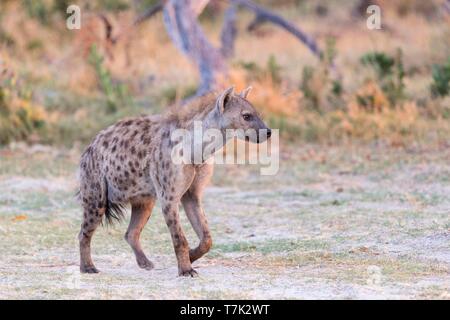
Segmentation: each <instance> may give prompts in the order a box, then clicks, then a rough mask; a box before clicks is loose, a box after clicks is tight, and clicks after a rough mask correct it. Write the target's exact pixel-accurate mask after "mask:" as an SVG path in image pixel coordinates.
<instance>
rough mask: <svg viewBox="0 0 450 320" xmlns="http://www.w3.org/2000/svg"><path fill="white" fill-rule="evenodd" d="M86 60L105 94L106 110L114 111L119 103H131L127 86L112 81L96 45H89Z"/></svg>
mask: <svg viewBox="0 0 450 320" xmlns="http://www.w3.org/2000/svg"><path fill="white" fill-rule="evenodd" d="M88 61H89V63H90V64H91V66H92V67H93V68H94V70H95V74H96V75H97V79H98V82H99V85H100V88H101V90H102V91H103V93H104V94H105V96H106V107H107V111H108V112H116V111H117V110H118V107H119V105H124V104H132V99H131V96H130V95H129V93H128V89H127V87H126V86H125V85H124V84H123V83H115V82H114V81H113V79H112V77H111V74H110V72H109V71H108V69H107V68H106V67H105V66H104V64H103V61H104V58H103V56H102V55H101V54H100V53H99V52H98V50H97V47H96V45H93V46H92V47H91V51H90V53H89V58H88Z"/></svg>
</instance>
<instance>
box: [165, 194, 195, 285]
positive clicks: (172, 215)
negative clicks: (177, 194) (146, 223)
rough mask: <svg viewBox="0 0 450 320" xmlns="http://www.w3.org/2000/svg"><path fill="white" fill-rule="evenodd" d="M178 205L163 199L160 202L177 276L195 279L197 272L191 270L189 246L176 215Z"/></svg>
mask: <svg viewBox="0 0 450 320" xmlns="http://www.w3.org/2000/svg"><path fill="white" fill-rule="evenodd" d="M179 204H180V202H179V200H177V201H167V200H165V199H163V200H162V201H161V206H162V208H163V214H164V219H165V220H166V224H167V226H168V227H169V230H170V235H171V236H172V242H173V248H174V250H175V255H176V257H177V261H178V275H180V276H186V277H188V276H191V277H195V276H197V272H196V271H195V270H194V269H193V268H192V265H191V260H190V259H189V244H188V241H187V239H186V236H185V234H184V231H183V229H182V228H181V223H180V216H179V214H178V210H179V209H178V207H179Z"/></svg>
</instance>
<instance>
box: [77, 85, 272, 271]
mask: <svg viewBox="0 0 450 320" xmlns="http://www.w3.org/2000/svg"><path fill="white" fill-rule="evenodd" d="M249 89H250V88H249ZM249 89H246V90H244V91H243V92H241V93H240V94H235V93H234V90H233V88H229V89H227V90H225V91H224V92H223V93H221V94H220V95H218V96H216V95H214V94H208V95H206V96H204V97H201V98H199V99H197V100H196V101H195V102H193V103H191V104H190V105H188V106H185V107H180V108H178V110H175V111H169V112H167V113H166V114H164V115H157V116H142V117H138V118H133V119H125V120H122V121H119V122H118V123H116V124H114V125H112V126H110V127H108V128H107V129H105V130H103V131H101V132H100V133H99V134H98V135H97V136H96V137H95V138H94V140H93V142H92V143H91V144H90V145H89V146H88V147H87V149H86V150H85V152H84V153H83V155H82V156H81V162H80V191H79V196H80V200H81V203H82V207H83V210H84V214H83V223H82V225H81V231H80V233H79V240H80V270H81V272H85V273H97V272H98V270H97V269H96V268H95V266H94V263H93V262H92V258H91V239H92V235H93V233H94V231H95V229H96V228H97V226H98V225H99V224H100V223H101V222H102V220H103V219H104V218H105V220H106V222H112V221H113V219H115V218H116V219H120V218H121V217H122V216H123V213H122V211H123V210H122V209H123V206H124V205H125V204H127V203H130V204H131V218H130V224H129V226H128V230H127V231H126V233H125V239H126V241H127V242H128V243H129V244H130V246H131V248H132V249H133V251H134V253H135V256H136V261H137V264H138V265H139V267H141V268H144V269H147V270H150V269H152V268H153V263H152V262H151V261H150V260H149V259H147V257H146V256H145V254H144V252H143V250H142V247H141V244H140V241H139V237H140V234H141V231H142V229H143V228H144V226H145V224H146V223H147V221H148V219H149V217H150V214H151V212H152V209H153V206H154V205H155V201H156V200H159V202H160V204H161V207H162V211H163V214H164V219H165V221H166V223H167V226H168V228H169V230H170V234H171V236H172V241H173V246H174V249H175V254H176V257H177V261H178V273H179V275H182V276H194V275H196V271H195V270H194V269H193V268H192V265H191V263H192V262H193V261H195V260H197V259H199V258H200V257H201V256H203V255H204V254H205V253H206V252H208V251H209V249H210V248H211V245H212V240H211V234H210V231H209V229H208V223H207V221H206V217H205V213H204V211H203V209H202V203H201V200H202V193H203V189H204V187H205V185H206V184H207V182H208V181H209V179H210V177H211V175H212V171H213V168H212V165H211V164H210V162H209V161H206V160H205V159H202V160H201V161H200V163H196V162H194V163H189V162H186V163H181V164H177V163H175V162H174V161H173V158H172V150H173V149H174V146H175V143H176V142H174V141H172V140H173V139H172V138H171V137H172V133H173V132H174V131H175V130H177V129H185V130H188V131H189V130H192V128H193V124H194V122H196V121H201V123H202V126H203V129H218V130H220V132H225V130H226V129H244V130H246V129H255V130H261V129H265V130H262V131H263V132H265V136H264V137H262V138H261V135H259V136H258V137H257V138H256V141H255V139H254V138H251V137H249V136H245V138H246V139H247V140H251V141H252V142H261V141H263V140H266V139H267V138H268V137H270V133H271V131H270V129H268V128H267V126H266V125H265V124H264V122H263V121H262V120H261V119H260V117H259V115H258V113H257V112H256V111H255V109H254V107H253V106H252V105H251V104H250V103H249V102H248V100H247V99H246V98H247V94H248V92H249ZM225 142H226V139H224V142H223V143H225ZM222 145H223V144H222ZM182 151H183V149H181V150H180V155H182ZM180 203H181V204H182V205H183V207H184V210H185V212H186V215H187V217H188V219H189V221H190V223H191V224H192V227H193V228H194V230H195V232H196V234H197V236H198V237H199V239H200V242H199V244H198V246H197V247H195V248H193V249H190V248H189V245H188V242H187V240H186V236H185V234H184V232H183V229H182V228H181V223H180V219H179V214H178V207H179V205H180Z"/></svg>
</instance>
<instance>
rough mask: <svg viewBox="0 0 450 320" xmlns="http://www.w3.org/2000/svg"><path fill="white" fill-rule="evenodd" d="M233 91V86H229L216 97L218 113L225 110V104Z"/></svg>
mask: <svg viewBox="0 0 450 320" xmlns="http://www.w3.org/2000/svg"><path fill="white" fill-rule="evenodd" d="M233 93H234V86H232V87H229V88H228V89H227V90H225V91H224V92H222V94H221V95H220V96H219V97H218V98H217V101H216V108H217V110H218V111H219V113H220V114H222V113H223V112H224V110H225V106H226V104H227V103H228V101H230V99H231V97H232V96H233Z"/></svg>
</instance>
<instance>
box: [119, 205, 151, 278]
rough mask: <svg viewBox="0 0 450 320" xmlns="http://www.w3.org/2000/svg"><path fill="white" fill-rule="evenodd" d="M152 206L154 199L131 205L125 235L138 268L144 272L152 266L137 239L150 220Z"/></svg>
mask: <svg viewBox="0 0 450 320" xmlns="http://www.w3.org/2000/svg"><path fill="white" fill-rule="evenodd" d="M154 205H155V199H153V198H152V199H150V200H148V201H145V202H140V203H132V204H131V219H130V225H129V226H128V230H127V232H126V233H125V240H126V241H127V242H128V243H129V244H130V246H131V248H132V249H133V251H134V254H135V256H136V262H137V264H138V266H139V267H141V268H143V269H146V270H151V269H153V267H154V266H153V263H152V262H151V261H150V260H148V259H147V257H146V256H145V253H144V251H143V250H142V247H141V242H140V241H139V237H140V235H141V232H142V229H143V228H144V226H145V224H146V223H147V221H148V219H149V218H150V215H151V213H152V209H153V207H154Z"/></svg>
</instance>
